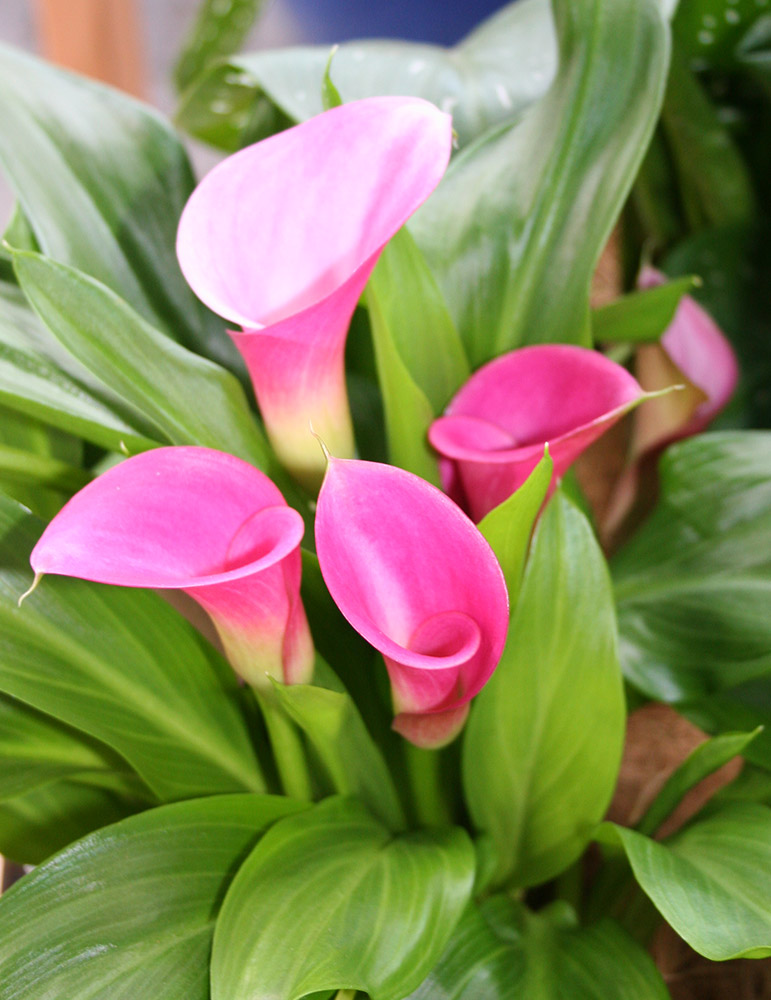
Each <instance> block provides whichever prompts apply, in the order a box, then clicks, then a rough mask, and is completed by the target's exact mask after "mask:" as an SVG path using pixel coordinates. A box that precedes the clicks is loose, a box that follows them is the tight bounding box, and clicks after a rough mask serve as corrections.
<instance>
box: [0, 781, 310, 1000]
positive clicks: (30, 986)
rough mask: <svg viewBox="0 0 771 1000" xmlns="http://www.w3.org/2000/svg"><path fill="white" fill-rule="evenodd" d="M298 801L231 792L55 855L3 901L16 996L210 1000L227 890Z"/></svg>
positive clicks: (1, 941)
mask: <svg viewBox="0 0 771 1000" xmlns="http://www.w3.org/2000/svg"><path fill="white" fill-rule="evenodd" d="M297 809H298V805H297V803H294V802H292V801H291V800H289V799H284V798H277V797H272V796H262V795H224V796H215V797H213V798H207V799H198V800H195V801H192V802H182V803H177V804H175V805H170V806H163V807H161V808H158V809H152V810H150V811H149V812H146V813H144V814H142V815H141V816H135V817H132V818H131V819H128V820H125V821H124V822H122V823H117V824H115V825H114V826H110V827H107V828H106V829H104V830H99V831H98V832H96V833H94V834H92V835H91V836H89V837H87V838H86V839H85V840H81V841H79V842H78V843H76V844H73V846H72V847H70V848H68V849H67V850H65V851H63V852H62V853H61V854H58V855H56V856H55V857H54V858H52V859H51V860H50V861H48V862H47V863H46V864H45V865H42V866H41V867H40V868H38V869H36V870H35V871H34V872H32V873H31V874H30V875H27V876H25V878H23V879H22V880H21V881H20V882H18V883H17V884H16V885H15V886H14V887H13V888H12V889H11V890H10V891H9V892H8V893H7V894H6V895H4V896H3V897H2V899H0V982H2V984H3V986H2V990H3V994H4V996H5V997H7V998H9V1000H10V998H11V997H13V998H14V1000H58V998H62V997H73V998H74V997H79V998H85V997H97V996H99V997H108V996H109V997H110V1000H159V998H160V997H162V998H163V1000H208V997H209V951H210V948H211V939H212V933H213V930H214V924H215V921H216V919H217V911H218V909H219V906H220V903H221V901H222V899H223V896H224V893H225V890H226V888H227V886H228V884H229V882H230V880H231V879H232V878H233V875H234V873H235V872H236V871H237V869H238V865H239V864H240V862H241V861H242V860H243V858H244V857H245V856H246V855H247V853H248V851H249V850H250V848H251V847H252V846H253V845H254V843H255V841H256V840H257V839H258V837H259V836H260V834H261V833H262V832H263V831H264V830H265V829H267V828H268V827H269V826H271V824H273V823H274V822H275V821H276V820H278V819H280V818H281V817H283V816H286V815H287V814H289V813H292V812H295V811H296V810H297Z"/></svg>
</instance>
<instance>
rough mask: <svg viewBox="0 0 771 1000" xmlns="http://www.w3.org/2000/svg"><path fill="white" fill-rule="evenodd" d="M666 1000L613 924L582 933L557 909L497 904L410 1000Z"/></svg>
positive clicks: (459, 935) (467, 929)
mask: <svg viewBox="0 0 771 1000" xmlns="http://www.w3.org/2000/svg"><path fill="white" fill-rule="evenodd" d="M438 997H441V998H442V1000H668V998H669V993H668V991H667V988H666V986H665V985H664V982H663V980H662V979H661V976H660V975H659V973H658V972H657V970H656V967H655V965H654V964H653V962H652V961H651V959H650V958H649V956H648V955H647V954H646V952H645V951H644V950H643V949H642V948H641V947H640V946H639V945H637V944H635V942H634V941H633V940H632V939H631V938H630V937H628V936H627V934H626V933H625V932H624V931H623V930H622V929H621V928H620V927H619V926H618V924H616V923H614V922H613V921H612V920H602V921H600V922H599V923H596V924H593V925H592V926H591V927H579V926H578V925H577V922H576V919H575V916H574V915H573V914H572V911H571V910H570V908H569V907H568V906H567V905H566V904H564V903H557V904H554V905H552V906H551V907H548V908H546V909H545V910H542V911H541V912H539V913H537V914H536V913H531V912H529V911H528V910H526V909H525V907H524V906H522V904H521V903H517V902H515V901H514V900H511V899H508V898H506V897H504V896H493V897H491V898H490V899H487V900H485V901H484V902H483V903H482V904H481V905H480V906H479V907H470V908H469V909H468V910H467V911H466V913H465V914H464V917H463V920H462V921H461V923H460V924H459V925H458V928H457V929H456V931H455V934H454V935H453V937H452V940H451V941H450V944H449V945H448V947H447V950H446V952H445V953H444V955H443V956H442V958H441V959H440V960H439V962H438V963H437V965H436V966H435V967H434V968H433V969H432V970H431V973H430V974H429V976H428V978H427V979H426V981H425V982H424V983H423V984H422V986H419V987H418V989H417V990H415V992H414V993H412V994H410V997H409V998H408V1000H437V998H438Z"/></svg>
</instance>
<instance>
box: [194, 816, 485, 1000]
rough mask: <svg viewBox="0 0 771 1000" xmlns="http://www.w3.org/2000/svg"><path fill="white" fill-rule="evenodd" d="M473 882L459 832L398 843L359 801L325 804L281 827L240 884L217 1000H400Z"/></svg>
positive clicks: (221, 944) (231, 894)
mask: <svg viewBox="0 0 771 1000" xmlns="http://www.w3.org/2000/svg"><path fill="white" fill-rule="evenodd" d="M473 879H474V850H473V847H472V845H471V841H470V840H469V838H468V836H467V835H466V833H465V832H464V831H463V830H461V829H460V828H458V827H451V828H444V829H433V830H426V831H422V832H418V833H407V834H404V835H403V836H400V837H393V835H392V834H391V832H390V831H389V830H388V829H386V827H384V826H382V825H381V824H380V823H379V822H377V821H376V820H375V819H373V818H372V816H371V815H370V814H369V813H368V812H367V811H366V810H365V809H364V807H363V806H362V805H361V804H360V803H358V802H357V801H356V800H346V799H328V800H326V801H325V802H323V803H322V804H321V805H319V806H316V807H315V808H314V809H313V810H311V811H309V812H307V813H304V814H301V815H299V816H295V817H290V818H289V819H286V820H283V821H282V822H281V823H278V824H276V826H275V827H274V828H273V829H272V830H271V831H269V832H268V834H267V835H266V836H265V837H264V838H263V840H262V841H261V843H260V844H258V845H257V847H256V848H255V850H254V851H253V852H252V854H251V855H250V857H249V858H248V860H247V861H246V862H245V863H244V864H243V865H242V867H241V869H240V870H239V873H238V875H237V876H236V878H235V879H234V880H233V884H232V885H231V887H230V889H229V890H228V893H227V896H226V897H225V902H224V903H223V906H222V911H221V913H220V917H219V920H218V921H217V928H216V931H215V934H214V948H213V952H212V1000H231V998H233V997H238V998H239V1000H256V998H258V997H260V998H261V997H276V998H279V997H280V998H281V1000H296V998H299V997H303V996H305V994H306V993H310V992H313V991H316V990H323V989H338V988H342V987H344V988H347V989H362V990H365V991H366V992H367V993H369V994H370V996H371V997H372V998H373V1000H399V998H401V997H403V996H404V995H405V994H406V993H408V992H409V991H410V990H412V989H414V988H415V987H416V986H417V985H418V984H419V983H420V982H421V981H422V980H423V979H424V978H425V976H426V975H427V974H428V972H429V971H430V969H431V968H432V967H433V965H434V964H435V963H436V961H437V959H438V958H439V956H440V954H441V953H442V951H443V950H444V947H445V945H446V944H447V941H448V939H449V937H450V935H451V934H452V931H453V929H454V927H455V924H456V923H457V921H458V920H459V919H460V916H461V913H462V912H463V909H464V907H465V905H466V903H467V901H468V898H469V895H470V893H471V889H472V884H473Z"/></svg>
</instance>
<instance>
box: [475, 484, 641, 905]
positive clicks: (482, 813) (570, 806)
mask: <svg viewBox="0 0 771 1000" xmlns="http://www.w3.org/2000/svg"><path fill="white" fill-rule="evenodd" d="M624 725H625V711H624V695H623V690H622V683H621V673H620V670H619V665H618V658H617V653H616V623H615V618H614V615H613V596H612V592H611V589H610V581H609V580H608V573H607V568H606V565H605V561H604V559H603V556H602V553H601V551H600V548H599V545H598V543H597V541H596V539H595V537H594V535H593V533H592V530H591V528H590V527H589V524H588V522H587V521H586V519H585V517H584V516H583V515H582V514H581V513H580V512H579V511H578V510H577V509H576V508H575V507H574V506H573V505H572V504H571V503H570V502H569V501H568V500H566V499H565V498H564V497H563V496H562V495H561V494H560V493H557V494H555V496H554V497H553V498H552V500H551V502H550V503H549V505H548V507H547V508H546V511H545V513H544V514H543V515H542V517H541V520H540V522H539V524H538V527H537V528H536V532H535V537H534V539H533V545H532V550H531V553H530V558H529V560H528V563H527V567H526V569H525V577H524V580H523V583H522V590H521V592H520V595H519V600H518V602H517V605H516V607H515V609H514V613H513V615H512V619H511V625H510V626H509V636H508V641H507V644H506V648H505V650H504V653H503V657H502V658H501V662H500V663H499V664H498V667H497V668H496V671H495V673H494V674H493V676H492V679H491V680H490V681H489V682H488V684H487V686H486V687H485V688H484V690H483V691H482V692H481V694H480V695H479V696H478V697H477V699H476V701H475V702H474V705H473V706H472V710H471V716H470V719H469V722H468V725H467V728H466V736H465V740H464V744H463V787H464V790H465V795H466V801H467V803H468V806H469V810H470V812H471V816H472V819H473V821H474V824H475V825H476V827H477V828H478V829H480V830H482V831H483V832H485V833H488V834H490V835H491V836H492V838H493V841H494V842H495V845H496V847H497V850H498V872H497V881H498V882H502V881H505V880H508V881H510V882H512V883H514V884H515V885H520V886H523V885H535V884H537V883H539V882H545V881H546V880H547V879H549V878H552V877H553V876H555V875H557V874H559V872H561V871H563V870H564V869H565V868H567V867H568V865H570V864H571V863H572V862H573V861H574V860H575V859H576V858H577V857H578V855H579V854H580V853H581V851H582V850H583V849H584V847H585V845H586V843H587V841H588V839H589V836H590V835H591V829H592V826H593V824H595V823H596V822H598V821H599V820H600V819H601V818H602V815H603V813H604V811H605V809H606V808H607V805H608V802H609V800H610V797H611V795H612V793H613V788H614V785H615V782H616V776H617V774H618V768H619V764H620V761H621V749H622V744H623V739H624Z"/></svg>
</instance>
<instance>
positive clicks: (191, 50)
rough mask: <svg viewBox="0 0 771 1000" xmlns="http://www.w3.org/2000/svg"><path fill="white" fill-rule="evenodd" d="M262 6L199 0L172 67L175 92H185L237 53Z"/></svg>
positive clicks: (251, 1) (249, 1)
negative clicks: (218, 62)
mask: <svg viewBox="0 0 771 1000" xmlns="http://www.w3.org/2000/svg"><path fill="white" fill-rule="evenodd" d="M261 7H262V0H225V2H224V3H223V0H202V2H201V5H200V7H199V8H198V14H197V15H196V19H195V24H194V25H193V28H192V30H191V32H190V35H189V37H188V38H187V39H186V41H185V44H184V47H183V49H182V52H181V53H180V56H179V59H178V60H177V64H176V66H175V67H174V83H175V84H176V86H177V90H180V91H181V90H184V89H185V87H187V86H188V84H189V83H191V82H192V81H193V80H194V79H195V78H196V77H197V76H199V75H200V74H201V73H203V71H204V70H205V69H207V68H208V67H209V66H210V65H211V63H213V62H214V61H215V60H216V59H219V58H221V57H224V56H229V55H231V54H232V53H233V52H237V51H238V49H240V48H241V46H242V45H243V43H244V41H245V40H246V38H247V36H248V34H249V29H250V28H251V27H252V25H253V24H254V22H255V20H256V18H257V15H258V14H259V12H260V8H261Z"/></svg>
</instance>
